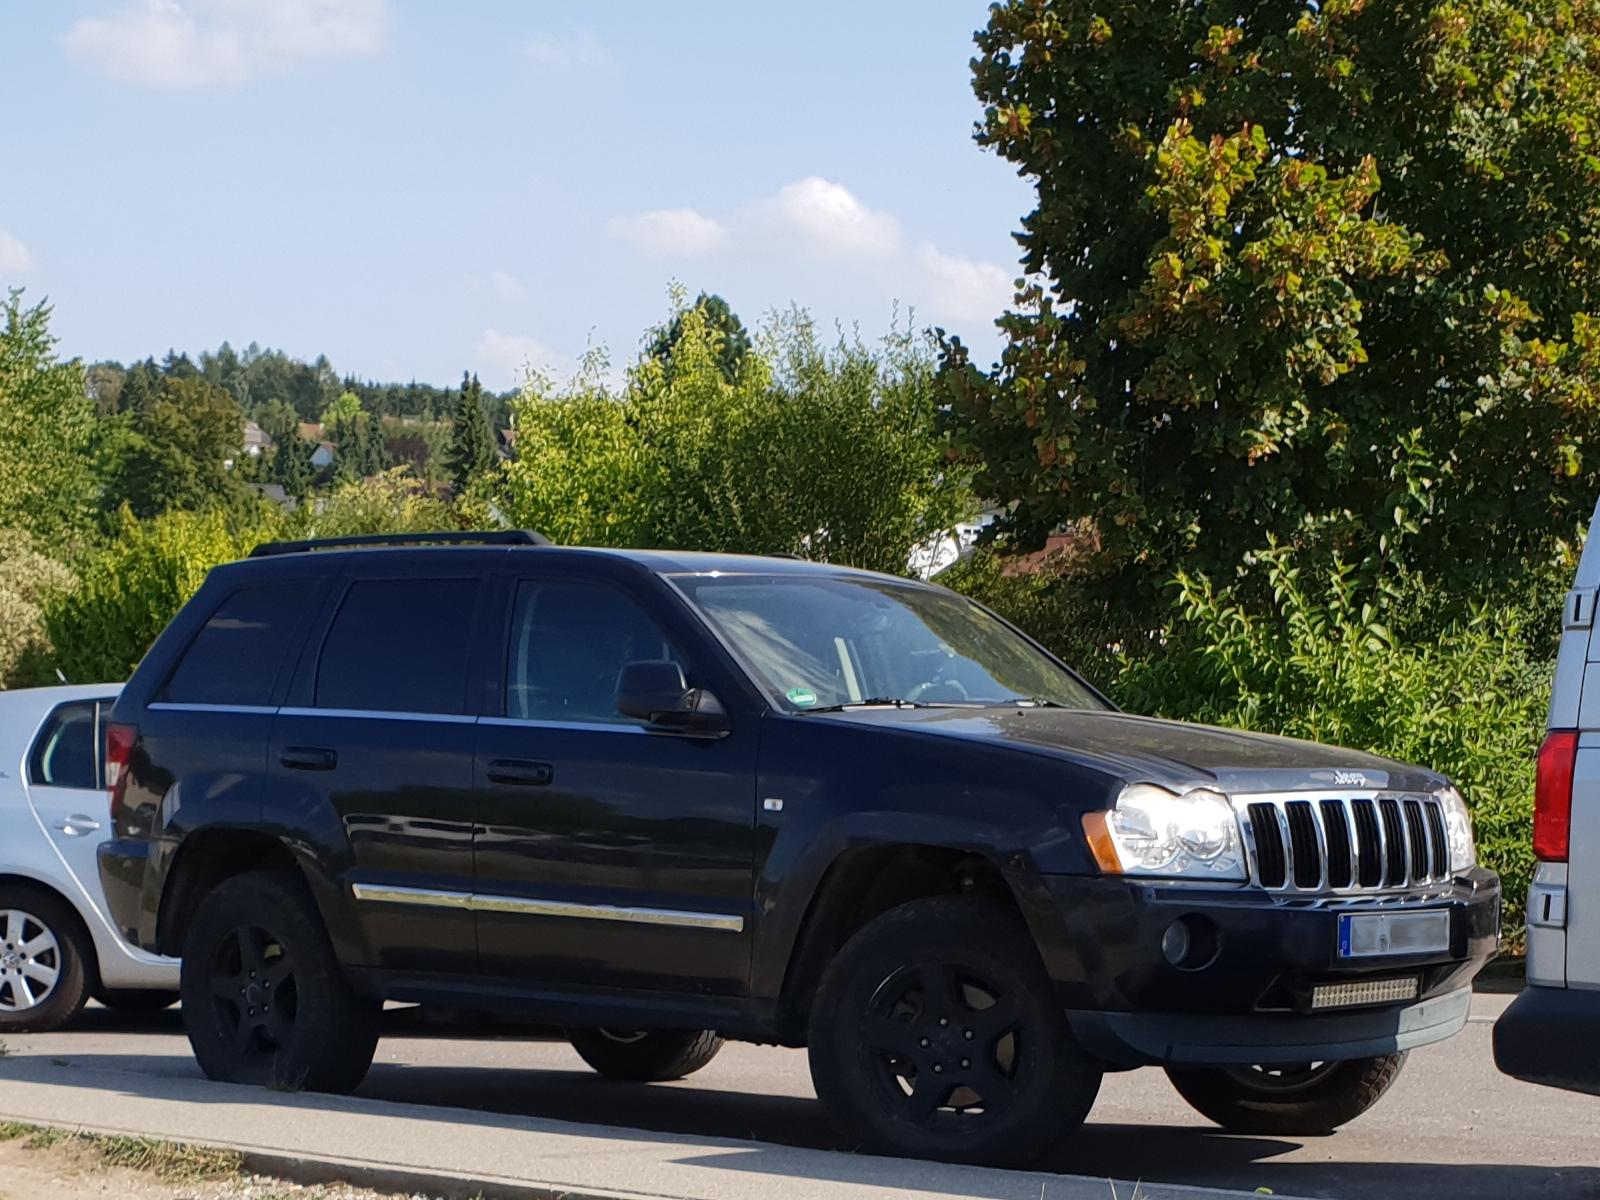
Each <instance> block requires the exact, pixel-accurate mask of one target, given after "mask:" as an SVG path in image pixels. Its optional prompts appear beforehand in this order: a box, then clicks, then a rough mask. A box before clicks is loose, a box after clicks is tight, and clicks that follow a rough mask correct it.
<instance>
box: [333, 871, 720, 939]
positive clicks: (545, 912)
mask: <svg viewBox="0 0 1600 1200" xmlns="http://www.w3.org/2000/svg"><path fill="white" fill-rule="evenodd" d="M350 892H351V894H352V895H353V896H354V897H355V898H356V899H357V900H366V901H369V902H371V903H375V904H414V905H419V906H421V907H424V908H464V909H468V910H470V911H472V912H497V913H517V914H521V915H524V916H530V917H577V918H578V919H580V920H589V921H627V922H630V923H632V924H635V925H670V926H673V927H675V928H679V929H712V930H717V931H719V932H722V933H743V932H744V918H743V917H739V916H729V915H727V914H725V913H704V912H689V911H686V910H683V909H673V908H629V907H627V906H625V905H620V904H578V903H575V902H572V901H569V900H539V899H535V898H532V897H524V896H487V895H479V894H477V893H474V892H443V891H432V890H429V889H427V888H410V887H386V886H380V885H377V884H370V883H353V884H351V885H350Z"/></svg>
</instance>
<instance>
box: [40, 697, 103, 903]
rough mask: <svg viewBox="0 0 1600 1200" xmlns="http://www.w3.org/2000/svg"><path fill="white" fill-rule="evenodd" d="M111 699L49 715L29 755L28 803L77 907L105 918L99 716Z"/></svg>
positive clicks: (84, 702) (76, 703) (76, 704)
mask: <svg viewBox="0 0 1600 1200" xmlns="http://www.w3.org/2000/svg"><path fill="white" fill-rule="evenodd" d="M111 703H112V701H111V699H110V698H107V699H105V700H82V701H73V702H71V703H67V704H63V705H61V706H60V707H58V708H57V709H56V710H55V711H54V712H53V713H51V715H50V718H49V720H48V722H47V723H46V725H45V727H44V728H43V729H41V730H40V732H39V736H38V737H37V738H36V739H35V741H34V744H33V748H32V751H31V753H30V754H29V756H28V799H29V800H30V801H31V802H32V804H33V811H34V813H35V815H36V816H37V817H38V818H39V822H40V824H42V825H43V826H44V830H45V833H46V834H47V835H48V836H49V839H50V842H51V844H52V845H53V846H54V847H55V849H56V851H57V853H59V854H60V855H61V858H62V860H63V861H64V862H65V863H66V866H67V870H68V871H69V872H71V874H72V875H73V877H74V878H75V880H76V881H77V884H78V889H79V893H80V894H79V895H78V896H75V897H73V899H74V900H75V901H77V902H78V903H80V904H81V903H83V902H84V901H87V902H88V904H89V905H91V906H92V907H93V908H94V909H95V910H96V911H97V912H99V913H101V914H102V917H103V916H104V914H105V899H104V892H103V891H102V889H101V886H100V864H99V862H98V859H97V852H98V850H99V847H100V843H101V842H103V841H105V840H106V839H107V838H108V837H109V836H110V829H109V822H108V818H107V811H106V793H105V791H104V789H103V783H104V779H103V773H102V769H101V759H102V752H101V749H100V747H101V746H102V745H103V744H104V742H103V738H102V736H101V722H102V720H103V714H107V713H109V712H110V711H111Z"/></svg>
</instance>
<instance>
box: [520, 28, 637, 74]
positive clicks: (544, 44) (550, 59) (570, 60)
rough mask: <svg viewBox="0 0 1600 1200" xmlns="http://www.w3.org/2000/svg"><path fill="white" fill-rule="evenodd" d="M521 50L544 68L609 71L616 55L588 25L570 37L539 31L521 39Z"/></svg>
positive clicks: (530, 59)
mask: <svg viewBox="0 0 1600 1200" xmlns="http://www.w3.org/2000/svg"><path fill="white" fill-rule="evenodd" d="M522 52H523V54H525V55H526V56H527V57H528V59H529V61H531V62H533V63H534V64H536V65H537V66H540V67H543V68H544V69H545V70H546V71H550V72H557V71H591V72H592V71H609V70H610V69H611V68H612V67H614V66H616V59H615V58H613V57H612V55H611V51H610V50H608V49H607V48H606V45H605V43H604V42H602V41H601V40H600V39H599V38H597V37H596V36H595V35H594V33H593V32H592V31H590V30H588V29H580V30H578V31H577V32H576V33H573V34H572V35H571V36H569V37H561V36H560V35H558V34H554V33H538V34H535V35H534V36H533V37H531V38H529V39H528V40H527V41H526V42H525V43H523V47H522Z"/></svg>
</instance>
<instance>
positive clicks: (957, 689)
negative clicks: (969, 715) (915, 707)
mask: <svg viewBox="0 0 1600 1200" xmlns="http://www.w3.org/2000/svg"><path fill="white" fill-rule="evenodd" d="M934 688H949V689H950V690H951V691H952V692H954V693H955V695H953V696H941V697H940V699H941V700H969V699H971V697H970V696H969V695H968V694H967V689H966V687H965V686H964V685H963V684H962V682H961V681H960V680H959V679H927V680H924V681H923V682H922V683H919V684H917V686H916V687H914V688H912V689H911V690H910V691H909V692H907V693H906V699H907V700H908V701H910V702H911V703H913V704H915V703H916V702H917V701H918V700H921V699H922V698H923V696H925V695H927V694H928V693H929V692H930V691H932V690H933V689H934Z"/></svg>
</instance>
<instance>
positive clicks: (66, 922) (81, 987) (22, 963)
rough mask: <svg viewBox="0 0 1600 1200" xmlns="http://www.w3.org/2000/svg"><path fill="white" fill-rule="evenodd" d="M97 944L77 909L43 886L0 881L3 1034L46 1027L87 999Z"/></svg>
mask: <svg viewBox="0 0 1600 1200" xmlns="http://www.w3.org/2000/svg"><path fill="white" fill-rule="evenodd" d="M93 963H94V950H93V948H92V947H91V946H90V943H89V935H88V933H87V932H86V931H85V930H84V928H83V922H82V921H81V920H79V918H78V914H77V913H76V912H75V911H74V910H73V908H72V906H71V905H69V904H68V903H67V902H66V901H65V900H62V899H61V898H60V897H59V896H56V895H53V894H52V893H50V892H47V891H45V890H43V889H42V888H31V887H19V886H16V885H10V886H6V887H0V1034H6V1033H47V1032H49V1031H50V1030H52V1029H60V1028H61V1026H63V1025H65V1024H66V1023H67V1022H68V1021H70V1020H72V1018H73V1017H75V1016H77V1015H78V1013H79V1011H80V1010H81V1009H82V1008H83V1006H84V1003H85V1001H87V1000H88V999H89V988H90V986H91V985H92V982H93V975H94V971H95V967H94V966H93Z"/></svg>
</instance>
